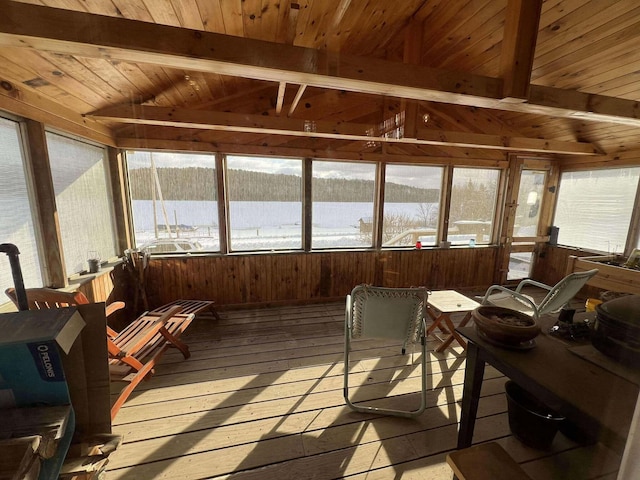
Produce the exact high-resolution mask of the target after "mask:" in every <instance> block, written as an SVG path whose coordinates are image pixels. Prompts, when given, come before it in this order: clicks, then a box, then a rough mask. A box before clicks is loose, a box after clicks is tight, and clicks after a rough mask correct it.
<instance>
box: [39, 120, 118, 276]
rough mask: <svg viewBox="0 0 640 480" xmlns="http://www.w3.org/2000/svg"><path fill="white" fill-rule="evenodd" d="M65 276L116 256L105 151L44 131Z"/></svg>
mask: <svg viewBox="0 0 640 480" xmlns="http://www.w3.org/2000/svg"><path fill="white" fill-rule="evenodd" d="M46 137H47V146H48V149H49V161H50V163H51V176H52V178H53V189H54V192H55V195H56V207H57V209H58V218H59V222H60V234H61V237H62V249H63V251H64V260H65V266H66V269H67V275H71V274H73V273H78V272H81V271H83V270H86V269H87V260H88V259H89V258H90V257H98V258H101V259H103V260H106V259H108V258H111V257H114V256H115V255H116V244H115V235H114V226H113V221H112V219H113V214H112V211H111V208H112V201H111V194H110V189H109V187H108V184H107V171H106V168H105V152H106V151H105V149H104V148H100V147H95V146H93V145H89V144H87V143H84V142H80V141H78V140H73V139H71V138H68V137H63V136H61V135H56V134H54V133H51V132H47V134H46Z"/></svg>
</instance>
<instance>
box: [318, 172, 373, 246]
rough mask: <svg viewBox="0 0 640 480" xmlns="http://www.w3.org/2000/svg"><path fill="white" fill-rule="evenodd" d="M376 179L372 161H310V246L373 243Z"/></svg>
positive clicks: (368, 244)
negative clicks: (311, 162) (311, 205)
mask: <svg viewBox="0 0 640 480" xmlns="http://www.w3.org/2000/svg"><path fill="white" fill-rule="evenodd" d="M375 178H376V166H375V164H371V163H349V162H331V161H320V160H314V161H313V164H312V186H311V193H312V197H313V198H312V200H313V207H312V214H311V215H312V219H313V220H312V223H313V226H312V229H311V246H312V247H313V248H332V247H370V246H372V245H373V213H374V212H373V208H374V198H375Z"/></svg>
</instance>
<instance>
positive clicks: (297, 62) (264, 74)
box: [0, 0, 640, 126]
mask: <svg viewBox="0 0 640 480" xmlns="http://www.w3.org/2000/svg"><path fill="white" fill-rule="evenodd" d="M0 11H2V12H3V14H2V15H1V16H0V46H14V47H16V46H17V47H25V48H33V49H36V50H42V51H50V52H57V53H63V54H68V55H77V56H83V57H97V58H107V59H109V60H110V61H124V62H132V63H142V64H144V63H149V64H156V65H162V66H164V67H170V68H176V69H182V70H187V71H189V70H195V71H203V72H212V73H217V74H220V75H231V76H238V77H245V78H253V79H259V80H267V81H273V82H281V81H284V82H287V83H294V84H298V85H302V84H304V85H309V86H315V87H320V88H329V89H339V90H347V91H353V92H361V93H367V94H373V95H388V96H394V97H398V98H407V99H415V100H427V101H433V102H442V103H451V104H458V105H468V106H474V107H480V108H491V109H497V110H509V111H517V112H524V113H534V114H541V115H549V116H553V117H564V118H580V119H583V120H589V121H600V122H611V123H621V124H626V125H635V126H640V104H638V102H634V101H631V100H626V99H620V98H613V97H605V96H601V95H592V94H586V93H582V92H578V91H573V90H563V89H558V88H553V87H541V86H537V85H531V86H530V91H529V95H528V97H527V99H526V101H524V102H522V103H518V102H513V101H510V99H503V82H502V80H501V79H496V78H489V77H483V76H479V75H471V74H465V73H461V72H451V71H446V70H442V69H435V68H429V67H423V66H419V65H407V64H402V63H399V62H392V61H388V60H381V59H375V58H368V57H359V56H354V55H344V54H341V55H340V56H339V57H336V55H335V54H332V53H331V52H323V51H319V50H315V49H312V48H305V47H296V46H291V45H283V44H277V43H273V42H265V41H260V40H254V39H249V38H241V37H234V36H230V35H222V34H217V33H211V32H202V31H195V30H188V29H182V28H176V27H171V26H166V25H158V24H152V23H145V22H139V21H136V20H128V19H122V18H116V17H106V16H99V15H93V14H88V13H83V12H76V11H70V10H61V9H55V8H50V7H43V6H39V5H31V4H26V3H20V2H13V1H10V0H0Z"/></svg>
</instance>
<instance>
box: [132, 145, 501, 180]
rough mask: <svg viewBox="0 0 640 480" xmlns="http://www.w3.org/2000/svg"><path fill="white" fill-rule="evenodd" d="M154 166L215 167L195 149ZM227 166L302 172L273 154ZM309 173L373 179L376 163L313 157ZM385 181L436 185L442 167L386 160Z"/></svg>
mask: <svg viewBox="0 0 640 480" xmlns="http://www.w3.org/2000/svg"><path fill="white" fill-rule="evenodd" d="M128 153H129V155H128V157H127V161H128V163H129V168H131V169H134V168H142V167H148V166H149V161H150V158H151V152H143V151H137V152H135V153H134V154H133V155H132V153H133V152H128ZM153 159H154V162H155V164H156V167H173V168H184V167H205V168H215V155H213V154H199V153H173V152H153ZM227 162H228V165H229V168H232V169H244V170H250V171H255V172H264V173H273V174H285V175H296V176H302V162H301V161H300V159H297V158H295V159H287V158H276V157H259V156H242V155H227ZM312 168H313V176H314V177H316V178H348V179H357V180H370V181H373V180H374V179H375V168H376V164H375V163H373V162H339V161H330V160H314V162H313V167H312ZM497 178H498V170H486V169H474V168H457V169H456V173H455V175H454V182H455V183H456V184H461V183H466V182H467V181H468V180H475V181H480V182H482V183H486V182H489V183H492V184H493V183H494V182H497ZM386 179H387V182H392V183H398V184H401V185H408V186H412V187H417V188H440V187H441V183H442V167H438V166H430V165H399V164H390V165H389V166H388V168H387V175H386Z"/></svg>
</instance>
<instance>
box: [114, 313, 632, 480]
mask: <svg viewBox="0 0 640 480" xmlns="http://www.w3.org/2000/svg"><path fill="white" fill-rule="evenodd" d="M222 317H223V318H222V320H221V321H220V322H218V321H216V320H214V319H212V318H207V317H201V318H198V319H196V321H195V322H194V324H193V325H192V327H191V329H190V331H189V332H188V334H187V335H185V337H184V339H185V340H186V342H187V343H188V344H189V346H190V348H191V351H192V357H191V358H190V359H188V360H186V361H185V360H183V359H182V357H181V356H180V355H179V354H178V353H174V352H168V353H167V355H166V356H165V357H164V359H163V362H162V364H161V365H160V366H159V367H158V369H157V372H156V375H155V376H154V377H153V378H152V379H151V380H150V381H148V382H144V383H143V384H141V385H140V386H139V388H138V391H137V392H136V393H134V395H133V396H132V397H131V399H130V400H129V401H128V402H127V403H126V404H125V406H124V407H123V408H122V409H121V410H120V413H119V414H118V416H117V418H116V420H115V424H114V432H115V433H118V434H122V435H124V443H123V445H122V446H121V447H120V448H119V449H118V451H116V452H115V453H114V454H112V455H111V457H110V463H109V465H108V474H107V478H108V479H109V480H117V479H136V480H145V479H161V478H162V479H184V480H190V479H203V478H216V479H217V478H234V479H260V480H264V479H274V480H275V479H279V480H280V479H292V480H293V479H296V480H299V479H335V478H344V477H348V478H353V479H361V478H367V479H392V478H393V479H400V478H402V479H414V478H415V479H418V478H419V479H435V480H439V479H443V480H444V479H447V480H450V479H451V478H452V473H451V471H450V469H449V467H448V466H447V464H446V462H445V455H446V453H447V452H448V451H451V450H453V449H454V448H455V445H456V435H457V422H458V416H459V411H460V408H459V406H460V405H459V404H460V399H461V396H462V383H463V380H464V364H465V359H464V352H463V351H462V349H461V348H459V347H456V348H454V349H448V350H447V351H446V352H444V353H442V354H440V353H435V352H434V351H433V349H434V348H435V347H436V346H437V343H436V341H433V342H430V344H429V348H430V351H429V353H428V355H429V358H428V361H429V365H430V367H429V369H430V373H429V385H428V386H429V395H428V405H429V408H428V409H427V411H426V412H425V413H424V414H423V415H421V416H420V417H418V418H417V419H399V418H392V417H379V416H371V415H363V414H359V413H355V412H352V411H351V410H349V409H348V408H347V407H346V406H345V405H344V400H343V397H342V382H343V378H342V375H343V366H342V361H343V348H344V347H343V322H344V305H343V304H341V303H340V304H338V303H331V304H320V305H310V306H300V307H286V308H272V309H262V310H246V311H231V312H223V313H222ZM355 349H356V350H355V352H354V355H353V359H354V362H353V364H352V365H351V371H352V377H351V378H352V380H351V382H352V385H353V386H354V387H355V388H353V394H354V395H356V397H357V398H359V399H364V398H368V399H376V398H380V397H384V396H385V395H398V397H396V398H394V399H392V400H393V401H395V402H396V405H397V404H398V402H400V403H401V404H402V405H403V406H404V405H405V404H406V403H407V402H412V401H413V402H416V401H417V396H416V395H415V393H413V392H417V391H419V389H420V375H419V368H420V367H419V365H420V359H419V357H420V355H419V353H418V350H419V349H418V348H416V353H415V354H414V355H413V356H411V355H406V356H404V357H403V356H400V355H398V353H399V351H398V350H399V349H398V348H389V347H388V346H386V345H381V344H380V343H376V342H372V341H361V342H359V343H358V344H357V345H356V346H355ZM398 367H399V368H398ZM369 370H373V372H372V373H367V372H368V371H369ZM505 380H506V379H505V378H504V377H503V376H501V375H500V374H499V373H498V372H497V371H496V370H494V369H492V368H487V372H486V375H485V383H484V385H483V392H482V399H481V401H480V407H479V411H478V416H479V418H478V421H477V423H476V432H475V437H474V443H478V442H484V441H488V440H498V441H499V443H501V444H502V445H503V446H504V447H505V449H506V450H507V451H508V452H509V453H510V454H511V456H512V457H514V458H515V459H516V460H517V461H518V462H520V463H522V464H523V468H525V470H526V471H527V472H528V473H529V474H530V475H531V476H532V478H534V479H540V480H542V479H549V478H562V479H568V478H570V479H572V480H578V479H583V478H584V479H591V478H602V479H606V480H614V479H615V471H616V470H617V468H618V465H619V461H620V459H619V457H617V456H616V455H614V454H612V453H611V452H610V451H609V450H607V449H606V448H604V447H602V446H601V445H595V446H589V447H578V446H577V445H576V444H574V443H573V442H571V441H569V440H568V439H566V438H565V437H564V436H562V435H560V434H558V436H557V437H556V439H555V440H554V443H553V445H552V450H551V451H548V452H540V451H536V450H532V449H529V448H527V447H525V446H523V445H522V444H521V443H520V442H519V441H518V440H517V439H515V438H513V437H512V436H510V432H509V426H508V419H507V414H506V409H507V405H506V399H505V395H504V388H503V386H504V382H505Z"/></svg>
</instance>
